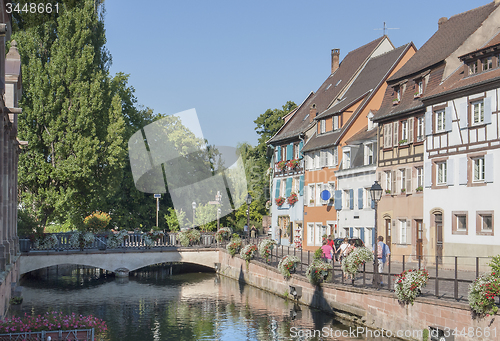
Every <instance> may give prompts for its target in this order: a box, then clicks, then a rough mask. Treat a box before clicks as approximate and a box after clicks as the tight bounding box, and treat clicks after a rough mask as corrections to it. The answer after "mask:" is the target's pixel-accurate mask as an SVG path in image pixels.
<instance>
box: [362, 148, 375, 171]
mask: <svg viewBox="0 0 500 341" xmlns="http://www.w3.org/2000/svg"><path fill="white" fill-rule="evenodd" d="M364 154H365V166H366V165H371V164H373V162H374V158H373V143H367V144H365V153H364Z"/></svg>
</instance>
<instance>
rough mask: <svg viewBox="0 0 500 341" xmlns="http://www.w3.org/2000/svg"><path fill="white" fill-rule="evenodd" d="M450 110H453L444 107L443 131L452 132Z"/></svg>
mask: <svg viewBox="0 0 500 341" xmlns="http://www.w3.org/2000/svg"><path fill="white" fill-rule="evenodd" d="M452 110H453V109H452V108H451V107H446V108H445V109H444V130H446V131H451V130H452V123H453V118H452Z"/></svg>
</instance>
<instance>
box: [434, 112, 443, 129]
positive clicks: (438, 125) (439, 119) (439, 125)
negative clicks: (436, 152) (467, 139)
mask: <svg viewBox="0 0 500 341" xmlns="http://www.w3.org/2000/svg"><path fill="white" fill-rule="evenodd" d="M444 120H445V113H444V110H439V111H436V131H435V132H436V133H440V132H443V131H444V129H445V125H444Z"/></svg>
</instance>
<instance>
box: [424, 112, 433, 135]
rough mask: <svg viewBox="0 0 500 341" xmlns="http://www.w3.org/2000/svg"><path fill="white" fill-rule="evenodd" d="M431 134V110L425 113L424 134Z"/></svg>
mask: <svg viewBox="0 0 500 341" xmlns="http://www.w3.org/2000/svg"><path fill="white" fill-rule="evenodd" d="M429 135H432V111H428V112H426V113H425V136H429Z"/></svg>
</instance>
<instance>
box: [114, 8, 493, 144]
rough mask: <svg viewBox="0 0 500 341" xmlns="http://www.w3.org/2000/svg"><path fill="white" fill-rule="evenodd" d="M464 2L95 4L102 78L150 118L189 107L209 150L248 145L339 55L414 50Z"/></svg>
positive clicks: (318, 82) (326, 71) (316, 81)
mask: <svg viewBox="0 0 500 341" xmlns="http://www.w3.org/2000/svg"><path fill="white" fill-rule="evenodd" d="M487 3H489V1H487V0H484V1H477V0H474V1H471V0H439V1H436V0H420V1H401V0H398V1H393V0H383V1H382V0H371V1H367V0H362V1H352V0H351V1H338V0H330V1H326V0H320V1H294V0H288V1H281V0H271V1H269V0H268V1H260V0H254V1H239V0H228V1H218V0H211V1H208V0H200V1H190V0H182V1H170V0H166V1H131V0H106V1H105V9H106V14H105V27H106V36H107V44H106V46H107V48H108V50H109V51H110V52H111V55H112V57H113V64H112V67H111V73H112V74H113V75H114V74H115V73H117V72H124V73H127V74H130V79H129V84H130V85H132V86H133V87H134V88H135V89H136V96H137V99H138V104H140V105H143V106H146V107H150V108H151V109H153V110H154V111H155V112H156V113H162V114H167V115H168V114H175V113H177V112H181V111H184V110H187V109H191V108H195V109H196V111H197V113H198V117H199V120H200V124H201V128H202V130H203V134H204V136H205V138H207V139H208V140H209V143H210V144H215V145H227V146H236V144H237V143H240V142H248V143H250V144H252V145H255V144H257V138H258V135H257V134H256V132H255V124H254V122H253V121H254V120H255V119H256V118H257V117H258V116H259V115H260V114H262V113H264V112H265V111H266V110H267V109H269V108H271V109H273V108H281V106H282V105H283V104H285V103H286V101H288V100H291V101H294V102H295V103H297V104H299V103H301V102H302V101H303V100H304V99H305V97H306V96H307V94H308V93H309V92H310V91H316V90H317V88H318V87H319V86H320V85H321V83H322V82H323V81H324V80H325V79H326V77H328V75H329V74H330V52H331V49H333V48H338V49H340V58H341V60H342V59H343V58H344V57H345V55H346V54H347V53H348V52H349V51H351V50H353V49H356V48H358V47H359V46H362V45H364V44H366V43H368V42H370V41H372V40H374V39H376V38H378V37H380V36H381V35H382V30H375V29H377V28H378V29H381V28H382V27H383V23H384V22H386V24H387V27H388V28H397V29H389V30H387V33H388V35H389V38H390V39H391V41H392V43H393V44H394V45H395V46H396V47H398V46H401V45H403V44H406V43H408V42H411V41H412V42H413V43H414V44H415V46H416V47H417V48H420V47H421V46H422V45H423V44H424V43H425V42H426V41H427V40H428V39H429V38H430V37H431V36H432V35H433V34H434V32H435V31H436V30H437V27H438V26H437V23H438V20H439V18H441V17H448V18H449V17H450V16H452V15H455V14H458V13H461V12H464V11H468V10H470V9H473V8H475V7H479V6H483V5H485V4H487Z"/></svg>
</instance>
